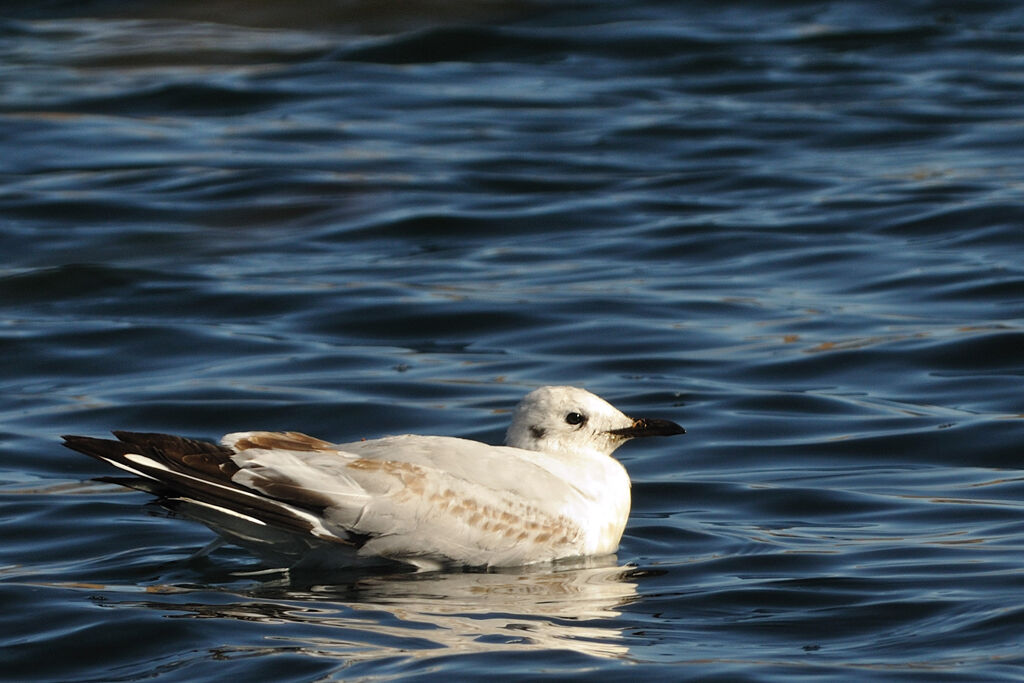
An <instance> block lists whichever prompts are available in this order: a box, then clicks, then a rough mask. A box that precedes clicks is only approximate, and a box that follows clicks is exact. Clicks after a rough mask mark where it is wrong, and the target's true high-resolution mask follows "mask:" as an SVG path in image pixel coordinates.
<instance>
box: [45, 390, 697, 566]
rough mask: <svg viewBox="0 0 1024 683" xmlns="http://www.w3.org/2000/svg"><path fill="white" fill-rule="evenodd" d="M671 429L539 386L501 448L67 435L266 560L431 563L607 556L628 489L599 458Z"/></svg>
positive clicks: (266, 437)
mask: <svg viewBox="0 0 1024 683" xmlns="http://www.w3.org/2000/svg"><path fill="white" fill-rule="evenodd" d="M682 433H684V430H683V429H682V428H681V427H679V426H678V425H677V424H675V423H673V422H669V421H667V420H648V419H631V418H629V417H626V416H625V415H624V414H622V413H621V412H620V411H619V410H617V409H616V408H614V407H613V406H612V405H610V404H609V403H607V402H606V401H604V400H602V399H601V398H599V397H597V396H595V395H593V394H591V393H589V392H587V391H585V390H583V389H579V388H575V387H543V388H541V389H537V390H536V391H533V392H531V393H530V394H528V395H527V396H526V397H525V398H524V399H523V400H522V402H521V403H520V404H519V406H518V407H517V408H516V411H515V414H514V416H513V419H512V424H511V426H510V427H509V430H508V433H507V436H506V444H507V445H506V446H489V445H486V444H483V443H479V442H476V441H470V440H467V439H457V438H452V437H443V436H416V435H403V436H390V437H385V438H381V439H373V440H368V441H357V442H354V443H343V444H332V443H329V442H326V441H322V440H320V439H315V438H313V437H309V436H306V435H304V434H299V433H296V432H237V433H233V434H228V435H226V436H225V437H224V438H223V439H222V441H221V443H222V445H221V446H216V445H214V444H211V443H206V442H201V441H193V440H190V439H183V438H181V437H172V436H167V435H161V434H135V433H128V432H115V435H116V436H117V437H118V439H119V440H118V441H111V440H102V439H92V438H89V437H79V436H66V437H64V438H65V445H67V446H68V447H70V448H73V449H75V450H78V451H80V452H83V453H86V454H87V455H91V456H93V457H96V458H98V459H101V460H104V461H106V462H109V463H110V464H113V465H115V466H117V467H120V468H122V469H124V470H127V471H129V472H131V473H132V474H134V475H136V476H139V477H142V478H143V481H142V483H141V484H140V485H139V487H140V488H144V489H146V490H150V491H153V492H155V493H158V494H160V495H161V496H162V500H163V502H164V503H165V504H167V505H168V506H169V507H173V508H176V509H179V510H180V511H181V512H183V513H185V514H187V515H188V516H190V517H193V518H195V519H198V520H199V521H201V522H203V523H205V524H207V525H208V526H210V527H211V528H213V529H214V530H215V531H217V532H219V533H220V534H221V535H222V536H223V537H224V538H225V539H227V540H229V541H232V542H234V543H237V544H239V545H243V546H245V547H248V548H251V549H253V550H254V551H256V552H257V553H259V554H260V555H262V556H263V557H264V558H266V559H269V560H270V561H272V562H274V563H277V564H285V565H293V564H295V563H296V562H303V561H305V562H320V561H324V559H325V558H327V557H331V558H332V559H331V562H332V563H339V562H340V563H344V564H348V563H358V562H364V561H366V560H373V559H378V558H385V559H387V560H395V561H399V562H405V563H408V564H412V565H415V566H417V567H420V568H437V567H440V566H444V565H452V564H454V565H471V566H512V565H522V564H531V563H535V562H543V561H550V560H555V559H559V558H565V557H575V556H588V555H604V554H608V553H612V552H614V551H615V550H616V549H617V547H618V544H619V539H620V538H621V536H622V532H623V529H624V528H625V525H626V520H627V517H628V515H629V507H630V494H629V477H628V475H627V474H626V471H625V469H624V468H623V467H622V465H621V464H619V463H618V461H616V460H614V459H613V458H611V457H610V456H611V453H612V452H613V451H614V450H615V449H616V448H618V447H619V446H620V445H621V444H622V443H624V442H625V441H627V440H629V439H630V438H634V437H638V436H658V435H661V436H666V435H671V434H682Z"/></svg>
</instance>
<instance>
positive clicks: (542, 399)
mask: <svg viewBox="0 0 1024 683" xmlns="http://www.w3.org/2000/svg"><path fill="white" fill-rule="evenodd" d="M685 432H686V430H684V429H683V428H682V427H680V426H679V425H677V424H676V423H675V422H669V421H668V420H653V419H645V418H639V419H633V418H631V417H627V416H626V415H624V414H623V413H622V412H621V411H619V410H618V409H617V408H616V407H615V406H613V405H612V404H610V403H608V402H607V401H605V400H604V399H603V398H601V397H599V396H595V395H594V394H592V393H590V392H589V391H586V390H585V389H579V388H577V387H541V388H540V389H536V390H534V391H531V392H530V393H529V394H527V395H526V397H524V398H523V400H522V401H520V402H519V405H518V406H516V410H515V414H514V415H513V416H512V425H511V426H510V427H509V428H508V433H507V434H506V435H505V444H506V445H507V446H513V447H515V448H524V449H526V450H529V451H540V452H543V453H565V454H573V453H581V454H582V453H586V452H590V453H597V454H600V455H611V454H612V453H613V452H614V451H615V449H616V448H618V447H619V446H621V445H622V444H624V443H626V442H627V441H629V440H630V439H632V438H635V437H639V436H670V435H672V434H684V433H685Z"/></svg>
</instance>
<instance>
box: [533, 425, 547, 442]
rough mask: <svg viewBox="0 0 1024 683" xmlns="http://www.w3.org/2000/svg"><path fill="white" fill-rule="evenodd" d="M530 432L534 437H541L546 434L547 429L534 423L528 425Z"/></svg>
mask: <svg viewBox="0 0 1024 683" xmlns="http://www.w3.org/2000/svg"><path fill="white" fill-rule="evenodd" d="M530 434H532V435H533V438H535V439H543V438H544V435H545V434H547V431H546V430H545V429H544V428H543V427H538V426H537V425H534V426H532V427H530Z"/></svg>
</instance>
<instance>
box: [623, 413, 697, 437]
mask: <svg viewBox="0 0 1024 683" xmlns="http://www.w3.org/2000/svg"><path fill="white" fill-rule="evenodd" d="M608 433H609V434H614V435H616V436H624V437H626V438H627V439H635V438H637V437H640V436H673V435H675V434H685V433H686V430H685V429H683V428H682V427H680V426H679V425H677V424H676V423H675V422H672V421H671V420H656V419H652V418H647V417H638V418H636V419H635V420H633V425H632V426H630V427H625V428H623V429H612V430H610V431H609V432H608Z"/></svg>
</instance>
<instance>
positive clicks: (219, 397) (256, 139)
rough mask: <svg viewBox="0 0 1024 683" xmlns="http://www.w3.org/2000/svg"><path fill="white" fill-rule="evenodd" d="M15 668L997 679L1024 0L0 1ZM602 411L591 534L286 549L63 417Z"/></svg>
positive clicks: (473, 415)
mask: <svg viewBox="0 0 1024 683" xmlns="http://www.w3.org/2000/svg"><path fill="white" fill-rule="evenodd" d="M6 7H7V9H6V10H5V12H6V14H5V15H4V17H5V18H4V19H3V20H2V21H0V226H2V230H0V254H2V255H3V257H2V261H0V304H2V306H0V354H2V358H3V362H2V364H0V368H2V372H0V389H2V391H0V482H2V486H0V505H2V515H3V517H2V518H3V525H2V529H3V532H2V533H3V542H2V543H0V553H2V555H0V605H2V607H3V608H2V609H0V623H2V628H0V647H2V651H3V661H4V672H3V674H0V675H2V676H5V677H9V678H11V679H12V680H32V679H35V680H62V681H98V680H106V681H110V680H118V681H130V680H143V679H145V680H151V679H159V680H190V681H192V680H228V679H236V680H277V681H287V680H294V681H304V680H310V679H317V678H329V679H360V678H372V679H374V680H380V679H384V680H389V679H403V680H404V679H407V678H417V677H418V678H423V679H437V680H453V679H454V680H459V679H464V678H481V677H485V676H487V677H500V678H502V679H509V678H522V677H531V676H537V677H558V678H579V679H586V680H588V681H594V680H638V679H641V678H643V677H647V678H650V679H652V680H669V679H671V680H679V679H699V680H703V681H707V680H729V681H733V680H756V681H780V680H793V679H798V680H799V679H814V680H828V681H835V680H854V679H862V678H872V679H876V680H903V679H915V680H921V681H936V680H945V679H957V680H998V679H1003V680H1019V678H1020V676H1021V671H1022V669H1021V665H1022V664H1024V655H1022V652H1024V649H1022V646H1024V643H1022V633H1024V631H1022V629H1021V623H1022V621H1024V571H1022V567H1024V559H1022V550H1024V505H1022V498H1024V471H1022V469H1021V466H1022V457H1021V456H1022V444H1024V427H1022V425H1024V421H1022V416H1024V406H1022V374H1024V313H1022V311H1024V248H1022V247H1024V232H1022V231H1024V201H1022V200H1024V191H1022V190H1024V184H1022V178H1024V175H1022V172H1024V161H1022V159H1024V126H1022V124H1021V122H1022V121H1024V96H1022V93H1024V56H1022V55H1024V10H1022V9H1021V6H1020V5H1019V4H1018V3H1013V2H996V1H993V2H972V3H951V2H939V1H935V2H924V1H918V2H903V3H883V2H849V3H824V2H785V1H781V0H780V1H777V2H771V1H766V2H749V3H707V4H705V3H681V2H657V1H656V0H646V1H641V2H629V3H624V2H602V1H597V0H591V1H589V2H568V1H562V0H550V1H545V0H536V1H533V2H516V1H513V2H508V1H502V2H499V1H498V0H482V1H481V2H471V3H470V2H463V3H450V2H443V1H442V0H420V1H418V2H414V3H377V2H369V1H365V2H364V1H362V0H334V1H328V0H318V1H314V2H310V3H298V4H296V3H280V2H263V1H254V2H246V3H238V2H232V1H229V0H212V1H211V2H204V3H183V2H175V1H171V0H165V1H163V2H160V1H157V2H151V3H128V2H118V1H117V0H102V1H101V0H95V1H93V2H74V3H71V2H59V1H51V2H36V3H20V4H19V3H14V4H11V3H9V4H8V5H7V6H6ZM552 383H572V384H579V385H585V386H587V387H588V388H590V389H591V390H593V391H595V392H597V393H599V394H602V395H603V396H605V397H607V398H608V399H609V400H611V401H612V402H614V403H616V404H617V405H619V406H620V407H622V408H623V409H624V410H626V411H627V412H633V413H636V414H643V415H652V416H659V417H665V418H669V419H673V420H676V421H678V422H680V423H681V424H683V425H684V426H686V428H687V430H688V434H687V435H686V436H684V437H679V438H677V439H671V440H668V439H667V440H662V441H658V442H657V443H643V444H639V443H638V444H631V445H629V446H627V447H626V448H624V449H622V450H621V451H620V455H621V459H622V461H623V462H624V463H625V464H626V466H627V468H628V469H629V470H630V473H631V476H632V478H633V482H634V484H633V494H634V507H633V514H632V517H631V519H630V524H629V527H628V528H627V532H626V536H625V538H624V539H623V544H622V547H621V548H620V551H619V553H618V556H617V558H613V559H612V560H604V561H600V562H592V563H583V564H581V565H578V566H577V565H569V566H564V567H555V568H551V567H547V568H535V569H532V570H514V571H505V572H496V573H428V574H419V575H417V574H397V575H394V574H390V575H389V574H381V573H372V572H364V573H355V572H353V573H351V574H350V575H346V574H330V575H326V576H324V575H320V576H292V577H285V576H283V575H281V574H280V573H275V572H265V569H266V568H265V567H262V566H260V565H259V564H258V563H257V562H256V561H255V560H254V559H253V558H251V557H250V556H249V555H247V554H246V553H245V552H244V551H242V550H239V549H232V548H224V549H221V550H218V551H216V552H214V553H213V554H212V555H211V556H210V557H208V558H207V559H205V560H189V557H190V555H191V554H192V553H193V552H194V551H196V550H197V549H199V548H200V547H202V546H203V545H204V544H205V543H206V542H207V541H208V540H209V539H210V533H209V532H208V531H207V530H206V529H205V528H203V527H201V526H196V525H193V524H190V523H188V522H187V521H183V520H178V519H169V518H167V517H166V515H164V514H163V513H161V512H160V510H159V508H157V507H155V506H153V505H152V504H151V503H150V498H149V497H148V496H146V495H145V494H142V493H138V492H131V491H128V490H127V489H124V488H122V487H120V486H117V485H116V484H113V483H109V482H106V481H103V480H101V479H99V478H100V477H104V476H108V475H111V474H113V472H112V471H109V470H108V469H105V468H104V467H103V466H102V465H101V464H99V463H96V462H92V461H90V460H88V459H87V458H84V457H81V456H79V455H77V454H74V453H71V452H70V451H67V450H65V449H62V448H60V447H59V446H58V435H59V434H62V433H79V434H92V435H100V434H102V433H104V432H105V431H107V430H109V429H116V428H123V429H132V430H138V431H170V432H175V433H182V434H186V435H192V436H198V437H203V438H217V437H218V436H219V435H221V434H222V433H224V432H228V431H235V430H240V429H247V428H265V429H294V430H300V431H305V432H308V433H312V434H315V435H317V436H320V437H323V438H327V439H332V440H348V439H358V438H361V437H374V436H379V435H383V434H388V433H395V432H406V431H413V432H421V433H435V434H453V435H460V436H467V437H471V438H476V439H482V440H487V441H491V442H498V441H500V440H501V438H502V435H503V430H504V428H505V425H506V423H507V420H508V417H509V415H508V410H509V409H510V408H511V407H512V406H513V405H514V404H515V402H516V401H518V399H519V398H520V397H521V396H522V395H523V394H525V393H526V392H527V391H528V390H529V389H531V388H532V387H534V386H537V385H540V384H552Z"/></svg>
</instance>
